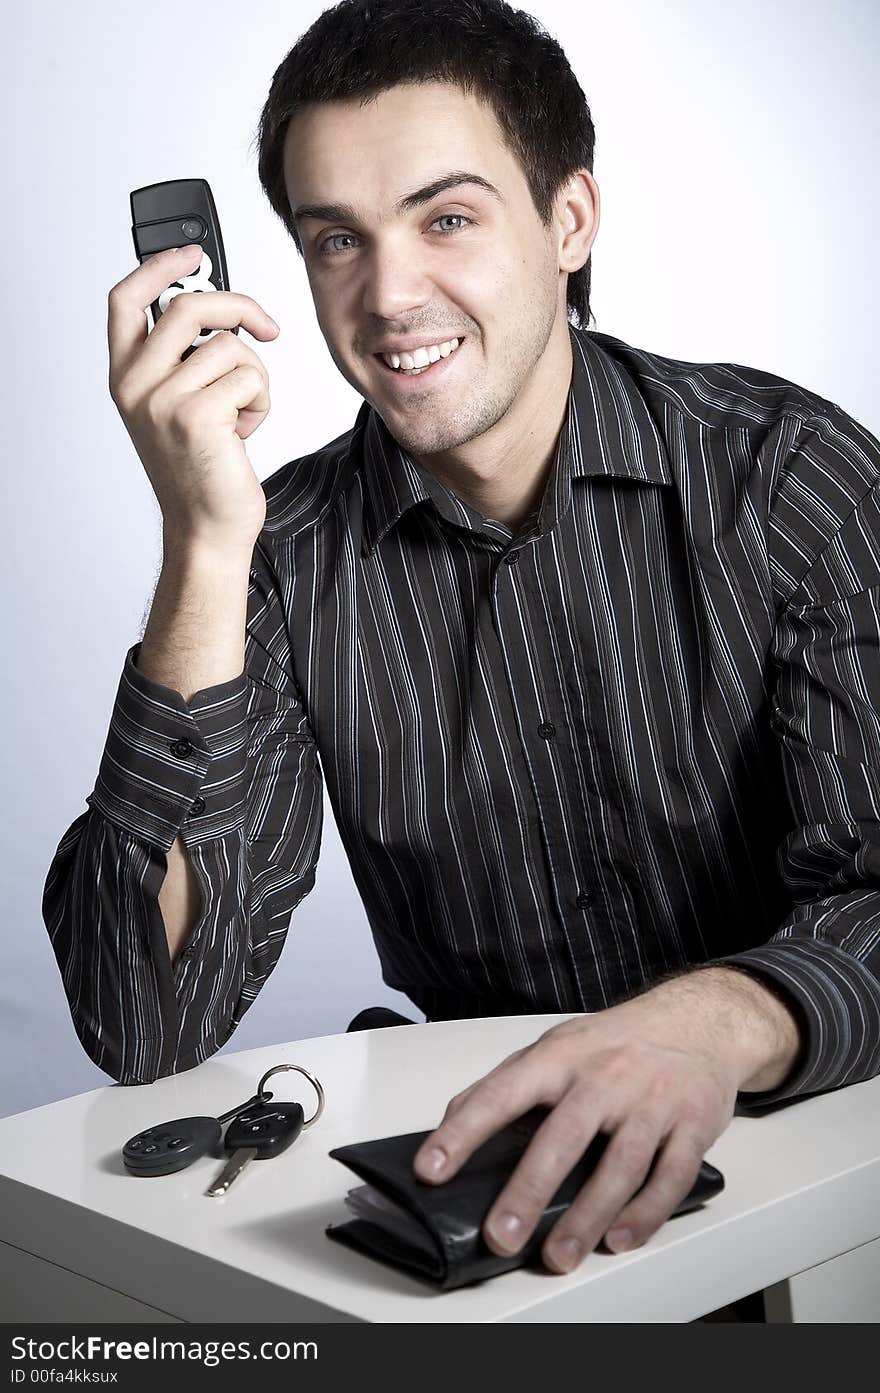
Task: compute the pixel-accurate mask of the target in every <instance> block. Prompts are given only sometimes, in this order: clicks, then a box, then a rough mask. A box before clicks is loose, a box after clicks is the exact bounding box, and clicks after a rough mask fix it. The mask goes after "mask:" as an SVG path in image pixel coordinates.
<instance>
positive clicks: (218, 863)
mask: <svg viewBox="0 0 880 1393" xmlns="http://www.w3.org/2000/svg"><path fill="white" fill-rule="evenodd" d="M139 651H140V644H139V643H138V644H135V645H134V647H132V648H131V649H129V651H128V653H127V654H126V658H125V664H124V668H123V672H122V677H121V679H120V683H119V688H118V691H117V694H116V700H115V703H114V706H113V711H112V715H111V720H110V728H109V732H108V735H107V740H106V744H105V748H104V752H103V756H102V759H101V762H100V768H99V772H98V776H97V781H96V784H95V787H94V790H93V792H92V793H91V794H90V796H89V797H88V798H86V800H85V801H86V804H87V806H88V808H89V811H88V812H86V813H83V814H81V815H80V816H79V817H78V818H77V819H76V821H75V822H74V823H73V824H72V825H71V826H70V827H69V828H68V830H67V831H66V832H65V834H64V836H63V837H62V839H61V842H60V843H59V845H58V849H57V851H56V853H55V857H54V859H53V861H52V864H51V866H50V868H49V872H48V876H47V879H46V883H45V888H44V892H43V919H44V922H45V924H46V927H47V929H48V932H49V937H50V940H51V943H52V948H53V950H54V953H55V957H56V961H57V963H58V967H59V970H60V973H61V979H62V982H63V985H64V990H65V993H66V995H67V1000H68V1004H69V1007H70V1012H71V1016H72V1018H73V1024H74V1027H75V1029H76V1033H77V1035H78V1037H79V1039H80V1041H81V1043H82V1045H83V1048H84V1049H85V1051H86V1053H87V1054H88V1055H89V1057H90V1058H91V1059H92V1060H93V1061H94V1062H95V1063H96V1064H97V1065H98V1066H99V1068H101V1069H103V1070H104V1071H105V1072H106V1073H108V1074H110V1075H111V1077H112V1078H114V1079H117V1080H119V1082H120V1083H124V1084H134V1083H148V1082H151V1081H153V1080H154V1079H157V1078H161V1077H163V1076H164V1075H167V1074H173V1073H178V1072H179V1071H181V1070H183V1069H189V1068H192V1067H193V1066H194V1065H196V1064H199V1063H201V1062H202V1060H204V1059H207V1058H208V1057H209V1056H210V1055H211V1054H213V1053H214V1052H215V1051H216V1050H217V1049H219V1048H220V1046H221V1045H222V1044H223V1043H224V1042H225V1041H226V1040H228V1039H229V1037H230V1035H231V1034H232V1032H233V1031H234V1030H235V1028H236V1026H237V1025H238V1023H239V1021H240V1020H241V1018H242V1016H243V1015H244V1013H245V1012H246V1011H247V1009H248V1007H249V1006H250V1005H251V1003H252V1002H253V1001H254V999H255V997H256V996H257V994H258V992H259V991H260V989H261V987H262V986H263V984H264V982H265V981H266V980H267V978H268V977H269V974H270V973H271V971H272V969H273V968H274V966H275V964H276V962H277V961H278V958H279V956H280V954H281V950H282V948H283V945H284V940H285V938H286V934H287V928H288V924H289V920H290V916H291V914H292V912H293V910H294V909H295V908H296V906H297V905H298V904H299V903H300V901H301V900H303V899H304V898H305V896H306V895H307V894H308V893H309V891H310V890H311V889H312V887H313V885H314V881H315V868H316V866H317V861H318V856H319V851H320V843H321V830H322V817H323V797H322V794H323V781H322V776H321V770H320V766H319V763H318V759H317V751H316V746H315V740H314V737H313V734H312V732H311V730H310V728H309V725H308V722H307V718H306V715H305V712H304V708H303V702H302V698H301V693H300V691H299V688H298V687H297V684H296V681H295V679H294V676H293V669H292V661H291V652H290V644H289V635H288V628H287V622H286V616H285V613H284V610H283V606H282V602H281V596H280V593H279V588H278V583H277V578H276V576H275V574H274V571H273V569H272V565H271V562H270V560H269V554H268V552H267V551H266V550H264V548H263V546H262V544H261V542H258V543H257V546H256V547H255V549H254V554H253V559H252V563H251V572H250V581H249V586H248V604H247V630H246V642H245V666H244V671H243V672H242V673H241V674H240V675H239V676H238V677H235V678H233V679H231V680H230V681H228V682H223V683H220V684H219V685H217V686H215V687H208V688H205V689H204V690H202V691H200V692H197V693H196V694H195V695H194V696H193V697H192V699H191V700H190V701H189V702H186V701H184V699H183V697H182V695H181V694H180V692H176V691H173V690H172V689H171V688H169V687H164V686H162V685H161V684H159V683H156V682H153V681H151V680H150V679H149V678H147V677H146V676H145V675H144V674H143V673H142V672H141V671H140V670H139V669H138V667H137V658H138V654H139ZM178 834H179V835H180V837H181V839H182V841H183V842H184V844H185V846H186V848H187V853H188V856H189V860H190V862H191V864H192V867H193V870H194V873H195V877H196V880H197V882H198V885H199V888H200V891H201V906H200V911H199V915H198V919H197V921H196V924H195V926H194V928H193V931H192V934H191V936H190V938H189V940H188V942H187V944H186V945H185V946H184V948H183V951H182V952H181V953H180V955H179V956H178V958H177V961H176V963H174V964H173V965H172V962H171V955H170V952H169V949H168V942H167V938H166V934H165V925H164V920H163V918H162V912H161V909H160V906H159V902H158V896H159V891H160V889H161V886H162V882H163V880H164V877H165V873H166V870H167V865H168V862H167V853H168V852H169V850H170V848H171V846H172V844H173V842H174V840H175V838H176V837H177V836H178Z"/></svg>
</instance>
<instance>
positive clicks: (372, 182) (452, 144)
mask: <svg viewBox="0 0 880 1393" xmlns="http://www.w3.org/2000/svg"><path fill="white" fill-rule="evenodd" d="M453 167H455V168H461V169H472V170H478V171H479V172H480V173H481V174H483V175H484V176H485V177H486V178H488V179H491V180H492V182H493V183H495V184H498V185H499V187H500V186H501V185H503V184H505V183H506V184H507V185H508V186H509V185H510V184H511V183H512V182H513V181H515V180H516V179H517V176H518V171H519V166H518V165H517V164H516V161H515V160H514V159H513V156H512V155H511V154H510V152H509V151H508V149H507V147H506V146H505V145H504V138H503V133H502V130H501V127H500V125H499V123H498V120H497V117H496V116H495V113H494V111H493V110H492V108H491V107H490V106H488V105H487V104H486V103H485V102H484V101H483V100H482V99H481V98H480V97H478V96H476V94H474V93H466V92H464V91H463V90H462V89H461V88H460V87H458V86H456V85H453V84H451V83H445V82H431V83H417V84H403V85H400V86H397V87H392V88H389V89H388V90H387V91H385V92H380V93H379V94H378V96H376V97H374V98H371V99H370V100H369V101H368V102H367V103H366V104H365V105H364V106H361V104H360V101H359V99H354V100H351V101H332V102H313V103H309V105H308V106H306V107H305V108H304V109H303V110H302V111H300V112H298V113H297V115H296V116H295V117H294V118H293V119H292V121H291V122H290V123H289V126H288V129H287V132H286V135H285V140H284V176H285V183H286V186H287V191H288V196H289V198H290V203H291V206H293V207H295V206H296V205H297V204H298V203H302V202H310V203H311V202H318V201H322V202H323V201H329V200H336V199H340V198H343V197H344V198H345V199H346V200H348V201H353V200H356V199H357V195H358V192H360V194H361V197H362V199H363V200H364V201H367V200H369V202H370V203H373V202H375V203H376V204H378V205H379V206H382V207H385V206H388V207H390V206H391V205H392V204H393V203H394V202H395V200H396V199H397V198H399V197H400V195H401V193H403V192H405V191H406V190H408V189H410V188H412V187H414V185H415V184H416V183H418V182H419V175H420V174H422V173H424V174H425V175H426V176H427V177H426V179H425V181H424V182H427V179H428V178H429V177H430V176H431V174H432V173H433V172H435V171H437V170H439V169H443V170H445V169H448V168H453ZM520 177H521V176H520Z"/></svg>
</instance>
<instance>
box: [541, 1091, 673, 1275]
mask: <svg viewBox="0 0 880 1393" xmlns="http://www.w3.org/2000/svg"><path fill="white" fill-rule="evenodd" d="M662 1140H663V1126H662V1123H661V1121H660V1119H659V1118H657V1119H654V1118H651V1117H648V1116H644V1115H643V1116H641V1117H629V1118H628V1119H627V1120H626V1121H625V1122H624V1123H622V1124H621V1126H620V1127H619V1128H618V1129H617V1131H616V1132H614V1133H613V1134H612V1135H611V1137H610V1140H609V1142H608V1145H607V1146H606V1148H605V1151H604V1152H603V1154H602V1159H601V1161H600V1162H599V1164H598V1166H597V1167H596V1169H595V1171H594V1172H593V1174H592V1175H591V1176H590V1179H589V1180H588V1181H587V1183H586V1184H585V1185H584V1186H583V1188H582V1189H581V1190H580V1191H579V1192H578V1194H577V1195H576V1196H575V1199H574V1200H573V1202H572V1204H571V1205H570V1206H569V1207H568V1209H567V1210H566V1211H565V1213H564V1214H563V1215H562V1217H561V1218H560V1219H558V1220H557V1221H556V1223H555V1224H554V1225H553V1228H552V1229H551V1230H550V1232H549V1234H548V1235H547V1238H546V1239H545V1240H544V1245H543V1248H542V1250H541V1256H542V1259H543V1261H544V1262H545V1263H546V1265H547V1266H548V1267H550V1268H552V1269H553V1270H554V1271H557V1272H570V1271H571V1269H572V1268H573V1267H576V1266H577V1264H578V1263H579V1262H580V1261H581V1259H582V1258H584V1257H586V1255H587V1253H591V1252H592V1251H593V1249H594V1248H595V1247H596V1245H597V1244H598V1242H599V1240H600V1239H601V1238H602V1235H603V1234H605V1233H607V1232H608V1230H609V1229H610V1228H611V1226H612V1224H613V1223H614V1221H615V1220H616V1218H617V1216H618V1214H619V1213H620V1212H621V1210H622V1209H623V1207H624V1205H625V1204H626V1203H627V1201H628V1200H630V1199H632V1197H633V1195H634V1194H635V1192H636V1191H637V1190H638V1189H639V1187H640V1186H641V1185H642V1183H643V1182H644V1179H645V1176H646V1175H647V1174H648V1171H649V1170H650V1169H651V1165H652V1163H653V1161H654V1157H655V1155H656V1153H657V1148H658V1146H659V1145H660V1144H661V1142H662Z"/></svg>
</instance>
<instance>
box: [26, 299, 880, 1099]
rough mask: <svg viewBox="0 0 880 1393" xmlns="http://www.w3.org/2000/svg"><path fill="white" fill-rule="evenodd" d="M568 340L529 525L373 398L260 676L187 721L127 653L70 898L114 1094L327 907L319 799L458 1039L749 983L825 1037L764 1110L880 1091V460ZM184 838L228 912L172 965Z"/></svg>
mask: <svg viewBox="0 0 880 1393" xmlns="http://www.w3.org/2000/svg"><path fill="white" fill-rule="evenodd" d="M569 332H570V336H571V347H572V355H573V369H572V378H571V383H570V388H569V393H568V400H567V408H566V414H565V418H564V422H563V426H562V430H561V432H560V435H559V440H558V445H557V449H556V453H555V456H554V459H553V464H552V468H551V470H550V472H549V474H548V478H547V484H546V488H545V491H544V494H543V498H542V501H541V505H540V508H539V509H538V510H537V513H536V514H535V515H534V516H533V519H532V520H531V522H530V523H528V524H527V525H526V526H524V527H522V528H521V529H519V530H518V531H517V532H516V534H515V535H514V533H513V531H512V529H511V528H509V527H508V526H506V525H504V524H502V523H501V522H498V521H495V520H493V519H491V518H486V517H483V516H482V515H481V514H480V513H479V512H478V511H476V510H475V509H474V508H473V507H471V506H469V505H468V504H467V503H465V502H464V501H462V500H461V499H460V498H458V496H457V495H456V494H455V493H453V492H452V491H451V490H450V489H449V488H447V487H446V486H445V485H444V484H442V483H441V482H440V481H439V480H438V479H437V478H435V477H434V476H433V475H432V474H430V472H429V471H427V470H426V469H425V468H423V467H421V466H419V465H417V464H416V463H415V462H414V461H413V459H412V458H411V457H409V456H408V455H407V454H406V452H405V451H403V450H402V448H401V447H399V446H398V445H397V443H396V442H395V441H394V439H393V438H392V436H391V435H390V433H389V431H388V429H387V427H386V426H385V424H384V422H383V421H382V419H381V417H380V416H379V415H378V413H377V412H376V411H375V410H374V409H373V408H372V407H371V406H370V405H369V403H368V402H366V401H365V402H364V403H363V405H362V407H361V409H360V411H359V412H358V414H357V418H356V420H355V424H354V426H353V427H352V428H351V429H350V430H349V431H347V432H346V433H345V434H344V435H342V436H340V437H339V438H338V439H336V440H334V441H332V442H331V443H330V444H328V445H326V446H324V447H323V448H321V449H319V450H317V451H316V452H315V453H313V454H309V455H306V456H304V457H302V458H299V459H296V460H294V461H292V462H291V463H289V464H287V465H285V466H284V467H283V468H281V469H280V470H278V471H277V472H276V473H275V474H273V475H272V476H271V477H270V478H269V479H267V480H266V481H265V482H264V484H263V488H264V491H265V493H266V498H267V514H266V522H265V527H264V529H263V531H262V532H261V534H260V537H259V539H258V541H257V543H256V546H255V548H254V551H253V557H252V563H251V571H250V581H249V590H248V606H247V635H246V646H245V668H244V671H243V672H242V673H241V675H240V676H238V677H236V678H234V679H233V680H230V681H227V682H224V683H221V684H220V685H218V686H215V687H211V688H207V689H205V690H203V691H200V692H198V693H196V694H195V695H194V696H193V698H192V700H191V701H189V702H187V701H184V699H183V697H182V696H181V694H180V693H178V692H175V691H172V690H171V689H170V688H167V687H164V686H161V685H159V684H157V683H155V682H153V681H151V680H150V679H148V678H147V677H145V676H144V674H143V673H142V672H140V671H139V669H138V667H137V657H138V652H139V648H140V645H139V644H135V645H134V647H133V648H131V649H130V650H129V651H128V653H127V655H126V658H125V663H124V668H123V671H122V676H121V679H120V683H119V688H118V692H117V696H116V701H115V706H114V709H113V713H112V719H111V722H110V729H109V733H108V737H107V742H106V746H105V749H104V752H103V757H102V759H101V763H100V769H99V773H98V777H97V781H96V784H95V788H94V791H93V792H92V794H91V795H90V796H89V797H88V798H87V799H86V805H87V807H88V811H87V812H85V813H83V814H82V815H81V816H80V817H78V818H77V819H76V821H75V822H74V823H73V824H72V825H71V826H70V828H69V829H68V830H67V832H66V833H65V835H64V837H63V838H62V840H61V842H60V844H59V846H58V849H57V852H56V854H55V857H54V859H53V862H52V865H51V867H50V869H49V873H48V877H47V880H46V884H45V890H44V896H43V917H44V920H45V923H46V926H47V928H48V931H49V935H50V937H51V941H52V945H53V948H54V951H55V955H56V958H57V962H58V966H59V969H60V972H61V976H62V980H63V983H64V988H65V991H66V994H67V998H68V1001H69V1004H70V1010H71V1013H72V1017H73V1022H74V1025H75V1028H76V1030H77V1033H78V1036H79V1038H80V1040H81V1042H82V1044H83V1046H84V1048H85V1050H86V1052H87V1053H88V1054H89V1056H90V1058H91V1059H93V1060H94V1062H95V1063H96V1064H98V1065H99V1066H100V1067H101V1068H102V1069H104V1070H105V1071H106V1072H108V1073H109V1074H110V1075H111V1076H112V1077H114V1078H117V1079H119V1080H120V1081H121V1082H123V1083H140V1082H146V1081H150V1080H153V1079H155V1078H157V1077H160V1076H163V1075H166V1074H169V1073H174V1072H176V1071H178V1070H182V1069H188V1068H191V1067H192V1066H193V1065H195V1064H198V1063H199V1062H201V1061H202V1060H204V1059H206V1058H208V1056H210V1055H211V1054H212V1053H213V1052H214V1051H215V1050H217V1049H218V1048H219V1047H220V1046H221V1045H222V1044H223V1043H224V1042H225V1041H226V1040H228V1039H229V1037H230V1035H231V1034H232V1032H233V1031H234V1029H235V1027H236V1025H237V1024H238V1022H239V1021H240V1020H241V1018H242V1016H243V1015H244V1013H245V1011H247V1009H248V1008H249V1006H250V1005H251V1004H252V1002H253V1001H254V999H255V997H256V996H257V994H258V993H259V991H260V988H261V987H262V985H263V983H264V982H265V981H266V979H267V977H268V976H269V974H270V972H271V971H272V969H273V967H274V966H275V963H276V962H277V960H278V956H279V954H280V953H281V950H282V948H283V946H284V941H285V937H286V934H287V930H288V926H289V922H290V918H291V914H292V912H293V911H294V910H295V909H296V907H297V905H299V904H300V902H301V901H302V900H303V899H304V897H305V896H306V895H307V894H308V893H309V891H310V890H311V888H312V886H313V884H314V879H315V868H316V864H317V860H318V853H319V848H320V841H321V826H322V808H323V785H324V781H326V787H327V792H328V796H329V799H330V802H331V805H332V808H333V813H334V816H335V819H336V822H337V825H338V829H339V834H340V837H341V840H342V843H343V845H344V847H345V850H346V854H347V856H348V859H349V862H350V865H351V870H352V874H353V877H354V880H355V883H356V887H357V890H358V892H359V894H360V896H361V898H362V900H363V904H364V908H365V911H366V914H367V917H368V920H369V923H370V927H371V931H372V933H373V936H374V939H375V943H376V947H377V951H378V954H379V959H380V963H381V967H382V974H383V977H384V980H385V981H386V983H387V984H388V985H389V986H391V987H393V988H396V989H397V990H399V991H401V992H404V993H406V994H407V995H408V996H409V997H410V999H411V1000H412V1001H413V1002H414V1003H415V1004H416V1005H417V1006H418V1007H419V1008H420V1009H421V1010H422V1011H424V1013H425V1015H426V1016H427V1018H428V1019H429V1020H441V1019H455V1018H461V1017H473V1016H486V1015H507V1014H518V1013H531V1012H566V1013H567V1012H582V1011H596V1010H600V1009H602V1008H604V1007H607V1006H609V1005H612V1004H614V1003H615V1002H618V1001H621V1000H623V999H625V998H626V997H627V996H632V995H634V994H636V993H637V992H639V991H641V990H643V989H644V988H645V987H647V986H648V985H649V984H651V983H652V982H656V981H657V980H658V979H663V978H666V977H668V976H674V975H677V974H679V973H681V972H683V971H687V970H690V969H693V968H695V967H697V966H699V965H704V964H715V965H718V964H727V965H729V966H730V967H732V968H736V969H738V970H741V971H744V972H746V973H748V974H751V975H754V976H756V977H757V978H759V979H760V980H761V981H763V982H764V983H765V984H766V985H767V986H768V987H770V989H771V990H773V991H775V992H776V993H777V994H778V995H780V996H781V997H782V998H783V999H784V1000H785V1001H786V1002H787V1003H789V1005H790V1006H791V1008H792V1010H793V1011H794V1012H795V1015H796V1017H797V1019H798V1020H799V1022H800V1025H801V1031H802V1034H803V1038H804V1042H805V1044H804V1048H803V1050H802V1051H801V1055H800V1057H799V1059H798V1060H797V1062H796V1064H795V1066H794V1067H793V1069H792V1071H791V1072H790V1074H789V1076H788V1078H787V1079H785V1080H784V1081H783V1083H782V1084H780V1086H779V1087H778V1088H775V1089H773V1090H768V1091H767V1092H765V1093H749V1094H745V1095H742V1094H741V1095H740V1099H739V1102H740V1104H741V1105H742V1106H745V1107H750V1106H759V1105H765V1104H767V1103H771V1102H776V1101H779V1100H781V1099H783V1098H791V1097H796V1096H801V1095H803V1094H805V1093H815V1092H822V1091H825V1090H828V1089H831V1088H835V1087H839V1086H840V1085H843V1084H849V1083H854V1082H858V1081H860V1080H863V1079H866V1078H869V1077H872V1076H874V1075H875V1074H876V1073H878V1072H880V980H878V979H880V662H878V654H880V444H878V442H877V440H876V439H875V438H874V437H873V436H872V435H871V434H869V432H868V431H867V430H866V429H865V428H864V427H863V426H861V425H859V424H858V423H857V422H856V421H854V420H853V419H852V418H851V417H849V416H848V415H847V414H846V413H845V412H844V411H843V410H842V409H841V408H840V407H838V406H836V405H835V404H834V403H832V402H830V401H826V400H824V399H823V398H821V397H818V396H816V395H815V394H813V393H811V392H809V391H806V390H805V389H804V388H802V387H799V386H797V385H796V384H794V383H792V382H789V381H787V380H785V379H783V378H780V377H776V376H773V375H771V374H770V373H767V372H763V371H759V370H756V369H754V368H747V367H742V366H740V365H737V364H730V363H712V364H703V363H691V362H684V361H680V360H676V359H672V358H668V357H662V356H660V355H659V354H656V353H649V352H646V351H643V350H640V349H636V348H633V347H630V346H628V345H627V344H625V343H623V342H622V341H621V340H619V339H616V338H614V337H612V336H610V335H608V334H601V333H596V332H590V331H587V330H579V329H575V328H574V327H573V326H571V325H569ZM178 833H180V835H181V837H182V839H183V841H184V842H185V844H186V847H187V851H188V854H189V858H190V861H191V862H192V865H193V867H194V869H195V873H196V876H197V879H198V882H199V884H200V887H201V890H202V907H201V914H200V917H199V919H198V921H197V923H196V924H195V927H194V930H193V933H192V935H191V938H190V940H189V942H188V944H187V945H186V947H185V949H184V951H183V952H182V953H181V955H180V957H179V958H178V959H177V961H176V962H175V963H174V964H173V965H172V962H171V959H170V955H169V951H168V947H167V942H166V937H165V930H164V924H163V920H162V915H161V911H160V908H159V904H158V895H159V890H160V887H161V885H162V880H163V877H164V874H165V870H166V853H167V852H168V851H169V849H170V847H171V845H172V843H173V842H174V839H175V838H176V837H177V835H178Z"/></svg>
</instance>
